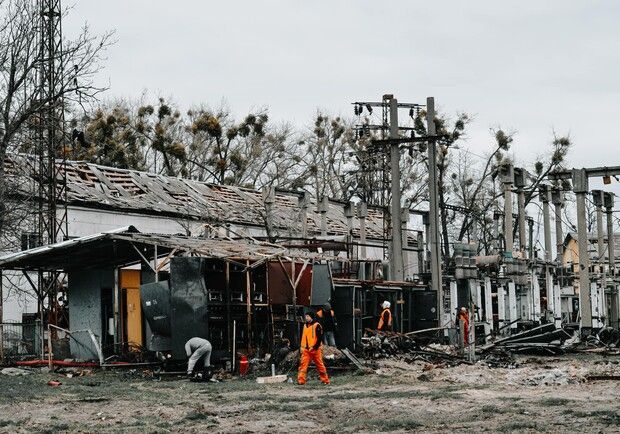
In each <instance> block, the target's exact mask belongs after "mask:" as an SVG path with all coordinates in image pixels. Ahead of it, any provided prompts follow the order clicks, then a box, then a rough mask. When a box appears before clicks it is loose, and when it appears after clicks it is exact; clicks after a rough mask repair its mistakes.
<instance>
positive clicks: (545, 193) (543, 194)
mask: <svg viewBox="0 0 620 434" xmlns="http://www.w3.org/2000/svg"><path fill="white" fill-rule="evenodd" d="M539 192H540V201H541V202H542V204H543V230H544V232H545V262H547V263H549V262H551V261H552V260H553V254H552V252H551V218H550V216H549V186H548V185H545V184H543V185H541V186H540V188H539Z"/></svg>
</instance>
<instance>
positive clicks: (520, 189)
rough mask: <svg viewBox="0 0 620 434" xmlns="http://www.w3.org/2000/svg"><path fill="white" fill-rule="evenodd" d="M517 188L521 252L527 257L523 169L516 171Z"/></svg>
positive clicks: (516, 169)
mask: <svg viewBox="0 0 620 434" xmlns="http://www.w3.org/2000/svg"><path fill="white" fill-rule="evenodd" d="M514 181H515V187H517V210H518V214H519V250H521V251H522V252H523V255H524V256H525V255H527V246H526V244H527V243H526V241H525V239H526V238H525V237H526V235H525V191H524V188H525V170H524V169H523V168H521V167H515V169H514Z"/></svg>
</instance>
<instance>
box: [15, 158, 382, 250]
mask: <svg viewBox="0 0 620 434" xmlns="http://www.w3.org/2000/svg"><path fill="white" fill-rule="evenodd" d="M57 164H58V165H59V169H60V170H59V172H58V173H59V176H62V174H63V172H64V173H66V177H67V201H68V203H69V204H70V205H76V206H84V207H91V208H107V209H114V210H118V211H126V212H140V213H146V214H155V215H162V214H163V215H166V216H171V217H179V218H191V219H193V220H205V221H209V222H217V223H233V224H239V225H245V226H260V227H264V226H265V214H266V210H265V205H264V202H263V198H262V193H261V192H260V191H257V190H252V189H248V188H242V187H236V186H230V185H215V184H209V183H206V182H201V181H194V180H189V179H181V178H175V177H169V176H163V175H157V174H153V173H146V172H140V171H137V170H128V169H118V168H113V167H106V166H99V165H96V164H92V163H86V162H81V161H68V162H67V163H66V166H65V167H60V164H61V163H57ZM5 167H6V170H7V174H9V175H10V174H12V175H13V176H20V174H23V173H27V172H28V168H29V167H34V161H33V157H32V156H29V155H9V156H7V157H6V159H5ZM20 169H21V170H20ZM22 185H25V183H23V184H22ZM23 193H26V194H28V195H29V196H30V195H31V192H27V191H24V192H23ZM300 211H301V210H300V207H299V204H298V195H297V194H296V193H294V192H283V191H277V192H276V200H275V203H274V204H273V213H272V216H271V217H272V219H273V227H274V228H276V229H280V230H286V231H287V232H288V233H299V232H300V231H301V222H300V221H299V216H300ZM307 219H308V231H309V234H310V235H311V236H312V235H317V234H319V233H320V232H321V231H320V227H321V223H320V222H321V216H320V214H319V213H318V212H317V211H316V200H315V199H312V200H311V203H310V205H309V207H308V214H307ZM327 228H328V234H330V235H345V234H347V232H348V226H347V219H346V217H345V216H344V208H343V205H342V203H337V202H333V201H332V202H330V204H329V209H328V212H327ZM353 232H354V235H355V236H359V224H358V222H357V219H354V230H353ZM366 237H367V238H368V239H382V238H383V212H382V211H381V209H373V208H370V209H369V210H368V217H367V218H366Z"/></svg>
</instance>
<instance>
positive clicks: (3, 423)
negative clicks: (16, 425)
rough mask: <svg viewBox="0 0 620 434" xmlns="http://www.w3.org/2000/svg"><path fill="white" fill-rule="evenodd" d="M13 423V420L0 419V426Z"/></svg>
mask: <svg viewBox="0 0 620 434" xmlns="http://www.w3.org/2000/svg"><path fill="white" fill-rule="evenodd" d="M9 425H13V421H11V420H0V428H4V427H5V426H9Z"/></svg>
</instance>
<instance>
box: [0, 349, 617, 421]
mask: <svg viewBox="0 0 620 434" xmlns="http://www.w3.org/2000/svg"><path fill="white" fill-rule="evenodd" d="M602 374H607V375H609V374H611V375H620V357H618V356H614V357H607V358H606V357H603V356H588V357H584V356H582V357H577V356H571V357H569V356H564V357H562V358H520V359H518V366H517V367H516V368H513V369H508V368H488V367H486V366H484V365H482V364H477V365H474V366H468V365H461V366H457V367H453V368H448V367H441V366H439V367H437V366H433V365H425V364H424V363H422V362H420V363H418V362H416V363H414V364H407V363H405V362H399V361H393V360H392V361H382V362H380V363H379V364H378V369H377V371H376V373H375V374H370V375H369V374H366V375H361V374H355V373H347V374H342V373H341V374H334V375H333V378H332V380H333V384H332V385H330V386H324V385H322V384H321V383H320V382H319V381H318V379H317V377H316V374H315V373H313V374H312V375H311V376H310V381H309V383H308V384H307V385H306V386H297V385H295V384H291V383H283V384H272V385H259V384H256V383H255V382H254V381H253V380H251V379H243V380H240V379H230V380H227V381H223V382H220V383H190V382H189V381H187V380H185V379H180V378H170V379H165V380H161V381H157V380H155V379H149V378H143V377H142V375H140V373H128V372H95V373H93V375H90V376H83V377H75V376H74V377H73V378H67V377H66V376H63V375H60V374H53V373H41V372H37V373H35V374H31V375H27V376H19V377H11V376H6V375H0V432H7V433H8V432H10V433H14V432H40V433H44V432H45V433H48V432H49V433H51V432H97V433H98V432H135V433H142V432H146V433H156V432H157V433H166V432H205V431H208V432H291V431H297V432H299V431H300V430H301V431H307V432H325V433H327V432H334V433H335V432H385V431H395V432H429V433H435V432H450V433H461V432H554V433H557V432H568V431H570V432H579V433H585V432H588V433H589V432H602V433H608V432H620V382H618V381H617V380H616V381H614V380H599V381H588V380H587V379H586V377H587V376H589V375H602ZM50 379H58V380H60V381H61V382H62V385H61V386H59V387H56V388H53V387H50V386H48V385H47V382H48V381H49V380H50Z"/></svg>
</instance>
